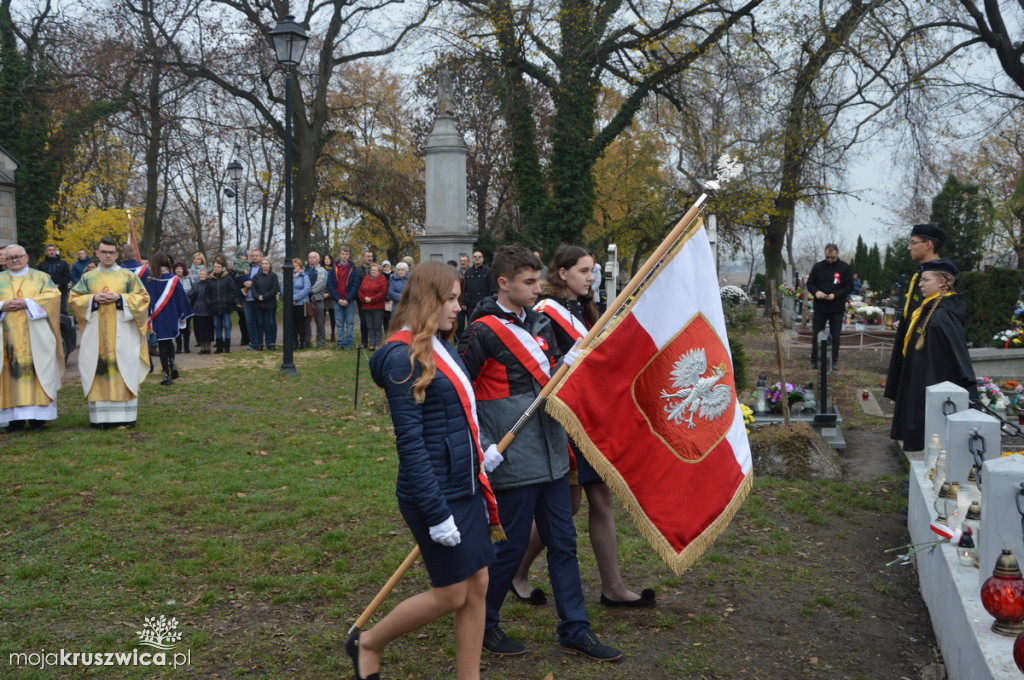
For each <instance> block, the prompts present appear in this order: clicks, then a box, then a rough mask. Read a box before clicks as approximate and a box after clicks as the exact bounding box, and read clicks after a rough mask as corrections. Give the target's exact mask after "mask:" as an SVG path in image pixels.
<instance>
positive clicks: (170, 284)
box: [146, 276, 179, 331]
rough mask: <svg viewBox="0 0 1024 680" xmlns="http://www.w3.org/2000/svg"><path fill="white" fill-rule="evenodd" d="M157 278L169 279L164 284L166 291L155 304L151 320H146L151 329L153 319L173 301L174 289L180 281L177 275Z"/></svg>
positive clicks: (150, 316)
mask: <svg viewBox="0 0 1024 680" xmlns="http://www.w3.org/2000/svg"><path fill="white" fill-rule="evenodd" d="M157 280H158V281H167V283H166V285H164V292H163V293H161V294H160V297H159V298H158V299H157V301H156V304H154V305H153V311H152V312H151V313H150V315H149V320H148V321H147V322H146V326H147V327H148V328H149V330H150V331H152V330H153V319H155V318H156V317H158V316H160V312H162V311H164V307H166V306H167V303H168V302H170V301H171V296H173V295H174V291H175V290H176V289H177V287H178V281H179V279H178V277H177V276H172V277H171V278H169V279H157Z"/></svg>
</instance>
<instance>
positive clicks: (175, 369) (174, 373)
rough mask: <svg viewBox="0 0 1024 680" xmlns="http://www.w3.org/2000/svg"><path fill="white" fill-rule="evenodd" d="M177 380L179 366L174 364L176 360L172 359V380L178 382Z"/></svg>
mask: <svg viewBox="0 0 1024 680" xmlns="http://www.w3.org/2000/svg"><path fill="white" fill-rule="evenodd" d="M177 379H178V364H176V363H175V362H174V359H171V380H177Z"/></svg>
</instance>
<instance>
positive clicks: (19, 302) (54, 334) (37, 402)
mask: <svg viewBox="0 0 1024 680" xmlns="http://www.w3.org/2000/svg"><path fill="white" fill-rule="evenodd" d="M4 252H5V255H6V257H7V258H8V259H7V266H8V270H7V271H5V272H0V427H4V429H6V430H7V431H8V432H10V431H12V430H15V429H21V428H22V427H24V426H26V425H27V426H28V429H30V430H41V429H42V428H43V423H44V421H47V420H56V419H57V390H59V389H60V380H61V377H62V376H63V375H64V348H63V343H62V342H61V336H60V290H59V289H58V288H57V287H56V286H55V285H54V284H53V281H51V280H50V277H49V275H48V274H46V273H44V272H41V271H37V270H35V269H30V268H29V266H28V255H27V254H26V253H25V249H24V248H22V247H21V246H19V245H10V246H7V248H6V249H5V250H4Z"/></svg>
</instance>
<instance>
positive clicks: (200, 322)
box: [188, 269, 213, 354]
mask: <svg viewBox="0 0 1024 680" xmlns="http://www.w3.org/2000/svg"><path fill="white" fill-rule="evenodd" d="M209 282H210V275H209V273H208V272H207V271H206V269H200V270H199V271H198V272H197V276H196V281H195V283H194V284H193V285H192V290H190V291H189V292H188V301H189V302H191V303H192V311H193V312H194V313H195V314H194V316H193V317H192V327H193V328H194V329H195V331H196V344H197V345H198V346H199V352H198V353H199V354H209V353H210V343H212V342H213V317H212V316H210V306H209V305H208V304H207V302H206V286H207V285H209Z"/></svg>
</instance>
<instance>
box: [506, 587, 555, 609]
mask: <svg viewBox="0 0 1024 680" xmlns="http://www.w3.org/2000/svg"><path fill="white" fill-rule="evenodd" d="M508 591H509V592H510V593H512V594H513V595H515V596H516V599H517V600H519V601H520V602H525V603H526V604H532V605H533V606H534V607H539V606H541V605H544V604H547V603H548V596H547V595H545V594H544V591H543V590H541V589H540V588H534V589H533V590H531V591H530V595H529V597H523V596H522V595H520V594H519V593H518V592H517V591H516V587H515V586H510V587H509V589H508Z"/></svg>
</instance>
